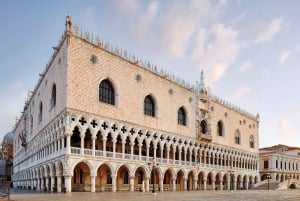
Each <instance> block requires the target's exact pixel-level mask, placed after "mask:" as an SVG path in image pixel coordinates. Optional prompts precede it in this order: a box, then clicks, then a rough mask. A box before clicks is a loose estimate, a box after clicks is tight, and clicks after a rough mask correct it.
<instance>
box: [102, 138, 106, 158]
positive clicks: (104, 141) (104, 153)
mask: <svg viewBox="0 0 300 201" xmlns="http://www.w3.org/2000/svg"><path fill="white" fill-rule="evenodd" d="M103 157H106V138H105V139H103Z"/></svg>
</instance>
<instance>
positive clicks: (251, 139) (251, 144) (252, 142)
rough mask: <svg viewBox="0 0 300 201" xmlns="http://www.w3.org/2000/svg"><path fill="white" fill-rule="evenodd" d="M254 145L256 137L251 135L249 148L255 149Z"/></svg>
mask: <svg viewBox="0 0 300 201" xmlns="http://www.w3.org/2000/svg"><path fill="white" fill-rule="evenodd" d="M254 145H255V142H254V137H253V135H251V136H250V138H249V146H250V148H254Z"/></svg>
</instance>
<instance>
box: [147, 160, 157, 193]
mask: <svg viewBox="0 0 300 201" xmlns="http://www.w3.org/2000/svg"><path fill="white" fill-rule="evenodd" d="M148 166H149V170H150V171H151V175H152V183H153V187H152V193H153V194H155V169H156V168H157V166H158V163H156V159H155V158H153V160H152V162H149V163H148Z"/></svg>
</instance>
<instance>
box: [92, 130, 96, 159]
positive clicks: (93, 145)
mask: <svg viewBox="0 0 300 201" xmlns="http://www.w3.org/2000/svg"><path fill="white" fill-rule="evenodd" d="M95 141H96V136H94V135H92V156H95V149H96V148H95V147H96V146H95Z"/></svg>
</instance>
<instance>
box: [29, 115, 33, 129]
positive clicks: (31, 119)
mask: <svg viewBox="0 0 300 201" xmlns="http://www.w3.org/2000/svg"><path fill="white" fill-rule="evenodd" d="M32 131H33V116H32V115H30V133H32Z"/></svg>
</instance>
